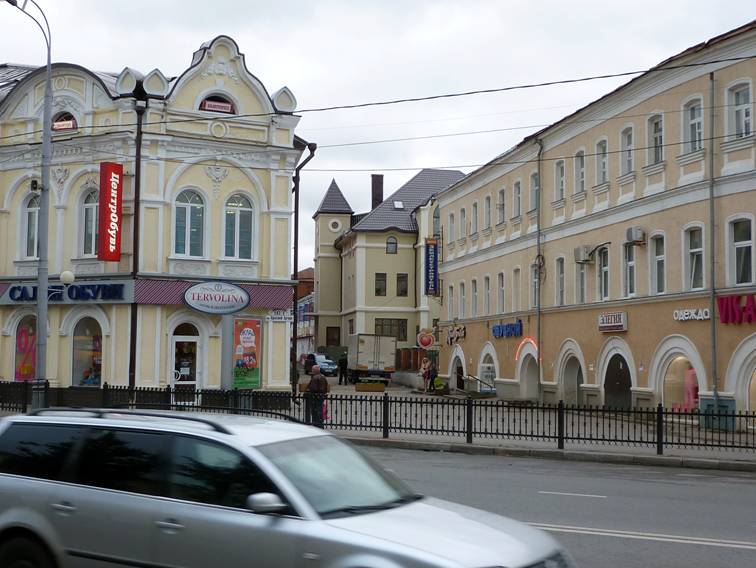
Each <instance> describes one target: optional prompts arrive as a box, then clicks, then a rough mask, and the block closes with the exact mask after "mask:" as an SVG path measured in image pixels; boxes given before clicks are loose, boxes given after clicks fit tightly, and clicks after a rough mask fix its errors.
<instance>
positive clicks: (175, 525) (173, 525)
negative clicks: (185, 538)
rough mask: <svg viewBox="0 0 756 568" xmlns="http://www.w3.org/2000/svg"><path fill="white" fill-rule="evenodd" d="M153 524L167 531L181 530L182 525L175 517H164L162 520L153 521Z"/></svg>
mask: <svg viewBox="0 0 756 568" xmlns="http://www.w3.org/2000/svg"><path fill="white" fill-rule="evenodd" d="M155 526H156V527H158V528H159V529H162V530H164V531H168V532H171V531H173V532H175V531H180V530H183V528H184V525H182V524H181V523H179V522H178V521H177V520H176V519H166V520H164V521H155Z"/></svg>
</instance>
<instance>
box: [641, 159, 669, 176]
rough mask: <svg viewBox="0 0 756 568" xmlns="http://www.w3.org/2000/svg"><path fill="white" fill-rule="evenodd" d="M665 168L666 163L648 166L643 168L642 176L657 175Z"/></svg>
mask: <svg viewBox="0 0 756 568" xmlns="http://www.w3.org/2000/svg"><path fill="white" fill-rule="evenodd" d="M666 167H667V162H657V163H656V164H649V165H648V166H644V167H643V175H644V176H652V175H654V174H658V173H660V172H663V171H664V170H665V169H666Z"/></svg>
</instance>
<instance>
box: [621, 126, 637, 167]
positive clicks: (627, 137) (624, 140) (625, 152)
mask: <svg viewBox="0 0 756 568" xmlns="http://www.w3.org/2000/svg"><path fill="white" fill-rule="evenodd" d="M620 142H621V144H622V148H621V153H620V164H621V166H622V171H621V175H625V174H629V173H630V172H632V171H633V169H634V164H633V150H634V144H633V127H632V126H628V127H627V128H625V129H624V130H623V131H622V134H620Z"/></svg>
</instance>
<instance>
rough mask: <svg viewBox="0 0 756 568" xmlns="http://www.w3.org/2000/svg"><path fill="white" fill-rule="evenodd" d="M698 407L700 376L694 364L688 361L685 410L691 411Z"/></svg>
mask: <svg viewBox="0 0 756 568" xmlns="http://www.w3.org/2000/svg"><path fill="white" fill-rule="evenodd" d="M694 408H698V377H697V376H696V370H695V369H694V368H693V365H691V364H690V363H688V368H687V369H686V370H685V406H684V410H685V411H686V412H687V411H690V410H693V409H694Z"/></svg>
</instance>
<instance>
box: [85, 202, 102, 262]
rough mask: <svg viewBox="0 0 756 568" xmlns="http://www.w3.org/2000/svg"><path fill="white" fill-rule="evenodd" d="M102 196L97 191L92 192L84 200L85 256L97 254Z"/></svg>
mask: <svg viewBox="0 0 756 568" xmlns="http://www.w3.org/2000/svg"><path fill="white" fill-rule="evenodd" d="M99 202H100V195H99V192H98V191H97V190H96V189H93V190H92V191H90V192H89V193H88V194H87V196H86V197H85V198H84V215H83V217H82V218H83V219H84V227H83V231H84V234H83V236H82V244H83V247H82V253H83V255H84V256H95V255H96V254H97V226H98V220H99V219H98V217H99V215H98V209H99Z"/></svg>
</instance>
